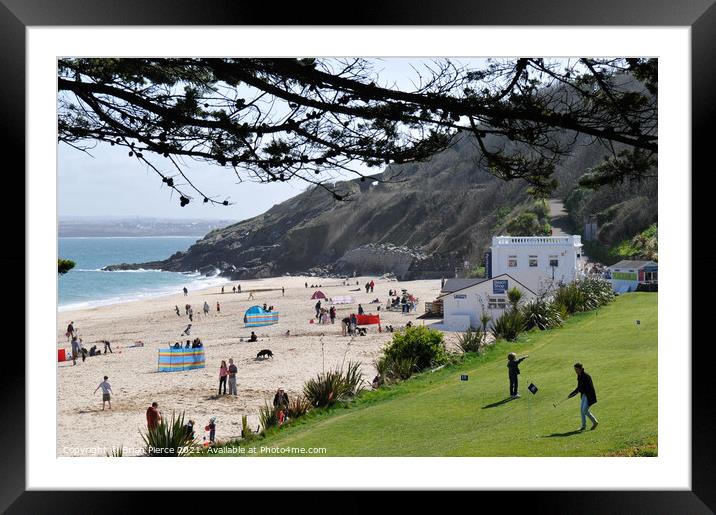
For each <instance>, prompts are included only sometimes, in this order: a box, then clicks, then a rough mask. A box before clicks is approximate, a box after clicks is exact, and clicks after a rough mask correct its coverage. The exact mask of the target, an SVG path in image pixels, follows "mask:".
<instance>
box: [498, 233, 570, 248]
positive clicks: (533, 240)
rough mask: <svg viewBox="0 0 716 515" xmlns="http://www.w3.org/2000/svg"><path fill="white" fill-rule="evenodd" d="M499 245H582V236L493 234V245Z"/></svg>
mask: <svg viewBox="0 0 716 515" xmlns="http://www.w3.org/2000/svg"><path fill="white" fill-rule="evenodd" d="M497 245H521V246H530V245H560V246H572V247H581V246H582V237H581V236H580V235H578V234H574V235H569V236H493V237H492V246H493V247H494V246H497Z"/></svg>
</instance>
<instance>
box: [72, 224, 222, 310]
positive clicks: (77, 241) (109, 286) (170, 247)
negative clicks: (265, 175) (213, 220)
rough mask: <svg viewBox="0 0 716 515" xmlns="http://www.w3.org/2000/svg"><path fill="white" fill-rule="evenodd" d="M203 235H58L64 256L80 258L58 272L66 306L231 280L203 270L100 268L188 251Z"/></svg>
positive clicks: (101, 303)
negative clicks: (208, 275) (181, 271)
mask: <svg viewBox="0 0 716 515" xmlns="http://www.w3.org/2000/svg"><path fill="white" fill-rule="evenodd" d="M198 239H200V236H186V237H185V236H181V237H179V236H177V237H165V238H155V237H143V238H106V237H105V238H58V246H59V249H58V252H59V257H61V258H64V259H71V260H72V261H74V262H75V268H73V269H72V270H70V271H69V272H67V273H66V274H65V275H62V276H59V277H58V283H59V284H58V292H59V299H58V300H59V306H60V309H61V310H64V309H74V308H81V307H87V306H95V305H103V304H113V303H115V302H125V301H128V300H134V299H140V298H146V297H155V296H160V295H166V294H170V293H179V292H180V291H181V289H182V288H183V287H186V288H187V289H189V290H195V289H199V288H206V287H208V286H213V285H215V284H220V283H222V282H226V280H225V279H222V278H218V277H213V278H207V277H204V276H201V275H199V274H198V273H193V274H185V273H177V272H162V271H159V270H127V271H116V272H103V271H101V270H100V269H101V268H102V267H103V266H106V265H112V264H118V263H144V262H147V261H156V260H160V259H166V258H168V257H169V256H171V255H172V254H174V253H175V252H177V251H179V250H181V251H185V250H186V249H188V248H189V247H190V246H191V245H192V244H193V243H194V242H196V240H198Z"/></svg>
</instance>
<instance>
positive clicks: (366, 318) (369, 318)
mask: <svg viewBox="0 0 716 515" xmlns="http://www.w3.org/2000/svg"><path fill="white" fill-rule="evenodd" d="M356 324H357V325H380V315H356Z"/></svg>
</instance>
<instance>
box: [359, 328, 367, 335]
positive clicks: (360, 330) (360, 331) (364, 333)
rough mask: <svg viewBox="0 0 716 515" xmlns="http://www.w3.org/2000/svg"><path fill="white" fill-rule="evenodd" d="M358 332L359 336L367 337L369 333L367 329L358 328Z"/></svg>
mask: <svg viewBox="0 0 716 515" xmlns="http://www.w3.org/2000/svg"><path fill="white" fill-rule="evenodd" d="M356 331H357V332H358V336H365V335H366V334H367V333H368V330H367V329H366V328H365V327H358V328H357V329H356Z"/></svg>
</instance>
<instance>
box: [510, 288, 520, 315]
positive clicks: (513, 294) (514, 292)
mask: <svg viewBox="0 0 716 515" xmlns="http://www.w3.org/2000/svg"><path fill="white" fill-rule="evenodd" d="M507 300H508V301H509V302H510V305H511V306H512V309H517V305H518V304H519V303H520V301H521V300H522V291H521V290H520V289H519V288H517V287H515V286H513V287H512V288H510V289H509V290H507Z"/></svg>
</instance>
